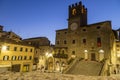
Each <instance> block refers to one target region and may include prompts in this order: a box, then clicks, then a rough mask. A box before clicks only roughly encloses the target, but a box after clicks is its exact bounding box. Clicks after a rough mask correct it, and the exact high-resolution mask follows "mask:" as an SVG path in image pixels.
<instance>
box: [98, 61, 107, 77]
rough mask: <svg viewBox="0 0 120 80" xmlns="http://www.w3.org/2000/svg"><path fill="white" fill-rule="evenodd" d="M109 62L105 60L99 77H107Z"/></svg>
mask: <svg viewBox="0 0 120 80" xmlns="http://www.w3.org/2000/svg"><path fill="white" fill-rule="evenodd" d="M107 62H108V60H105V61H104V62H103V64H102V68H101V70H100V72H99V75H100V76H105V75H106V73H105V72H106V68H107Z"/></svg>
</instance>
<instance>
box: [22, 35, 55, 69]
mask: <svg viewBox="0 0 120 80" xmlns="http://www.w3.org/2000/svg"><path fill="white" fill-rule="evenodd" d="M22 41H23V42H26V43H27V44H29V45H32V46H34V47H35V53H34V66H35V68H34V69H38V70H41V69H47V70H53V67H54V66H53V55H52V54H53V53H54V50H53V47H52V46H51V44H50V41H49V40H48V38H46V37H33V38H28V39H23V40H22Z"/></svg>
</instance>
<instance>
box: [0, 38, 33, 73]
mask: <svg viewBox="0 0 120 80" xmlns="http://www.w3.org/2000/svg"><path fill="white" fill-rule="evenodd" d="M33 58H34V47H32V46H30V45H27V44H25V43H21V42H15V41H14V40H11V39H4V38H0V68H1V69H2V68H4V69H5V70H9V71H13V72H28V71H32V66H33Z"/></svg>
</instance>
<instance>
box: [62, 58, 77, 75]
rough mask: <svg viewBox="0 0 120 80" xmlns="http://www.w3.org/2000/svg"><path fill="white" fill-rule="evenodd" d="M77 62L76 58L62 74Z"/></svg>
mask: <svg viewBox="0 0 120 80" xmlns="http://www.w3.org/2000/svg"><path fill="white" fill-rule="evenodd" d="M77 61H78V58H76V59H74V60H73V62H71V63H70V64H69V66H68V68H66V69H65V70H64V71H63V73H67V72H68V71H69V70H70V69H71V68H72V67H73V66H74V65H75V63H76V62H77Z"/></svg>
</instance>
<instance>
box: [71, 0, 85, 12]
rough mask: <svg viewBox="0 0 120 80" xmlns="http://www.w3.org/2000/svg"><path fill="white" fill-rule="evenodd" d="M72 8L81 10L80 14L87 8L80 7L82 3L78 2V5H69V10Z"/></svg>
mask: <svg viewBox="0 0 120 80" xmlns="http://www.w3.org/2000/svg"><path fill="white" fill-rule="evenodd" d="M73 8H77V9H79V10H82V12H83V13H84V12H87V8H86V7H85V6H84V5H82V2H81V1H80V2H79V3H75V4H72V5H69V10H71V9H73Z"/></svg>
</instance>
